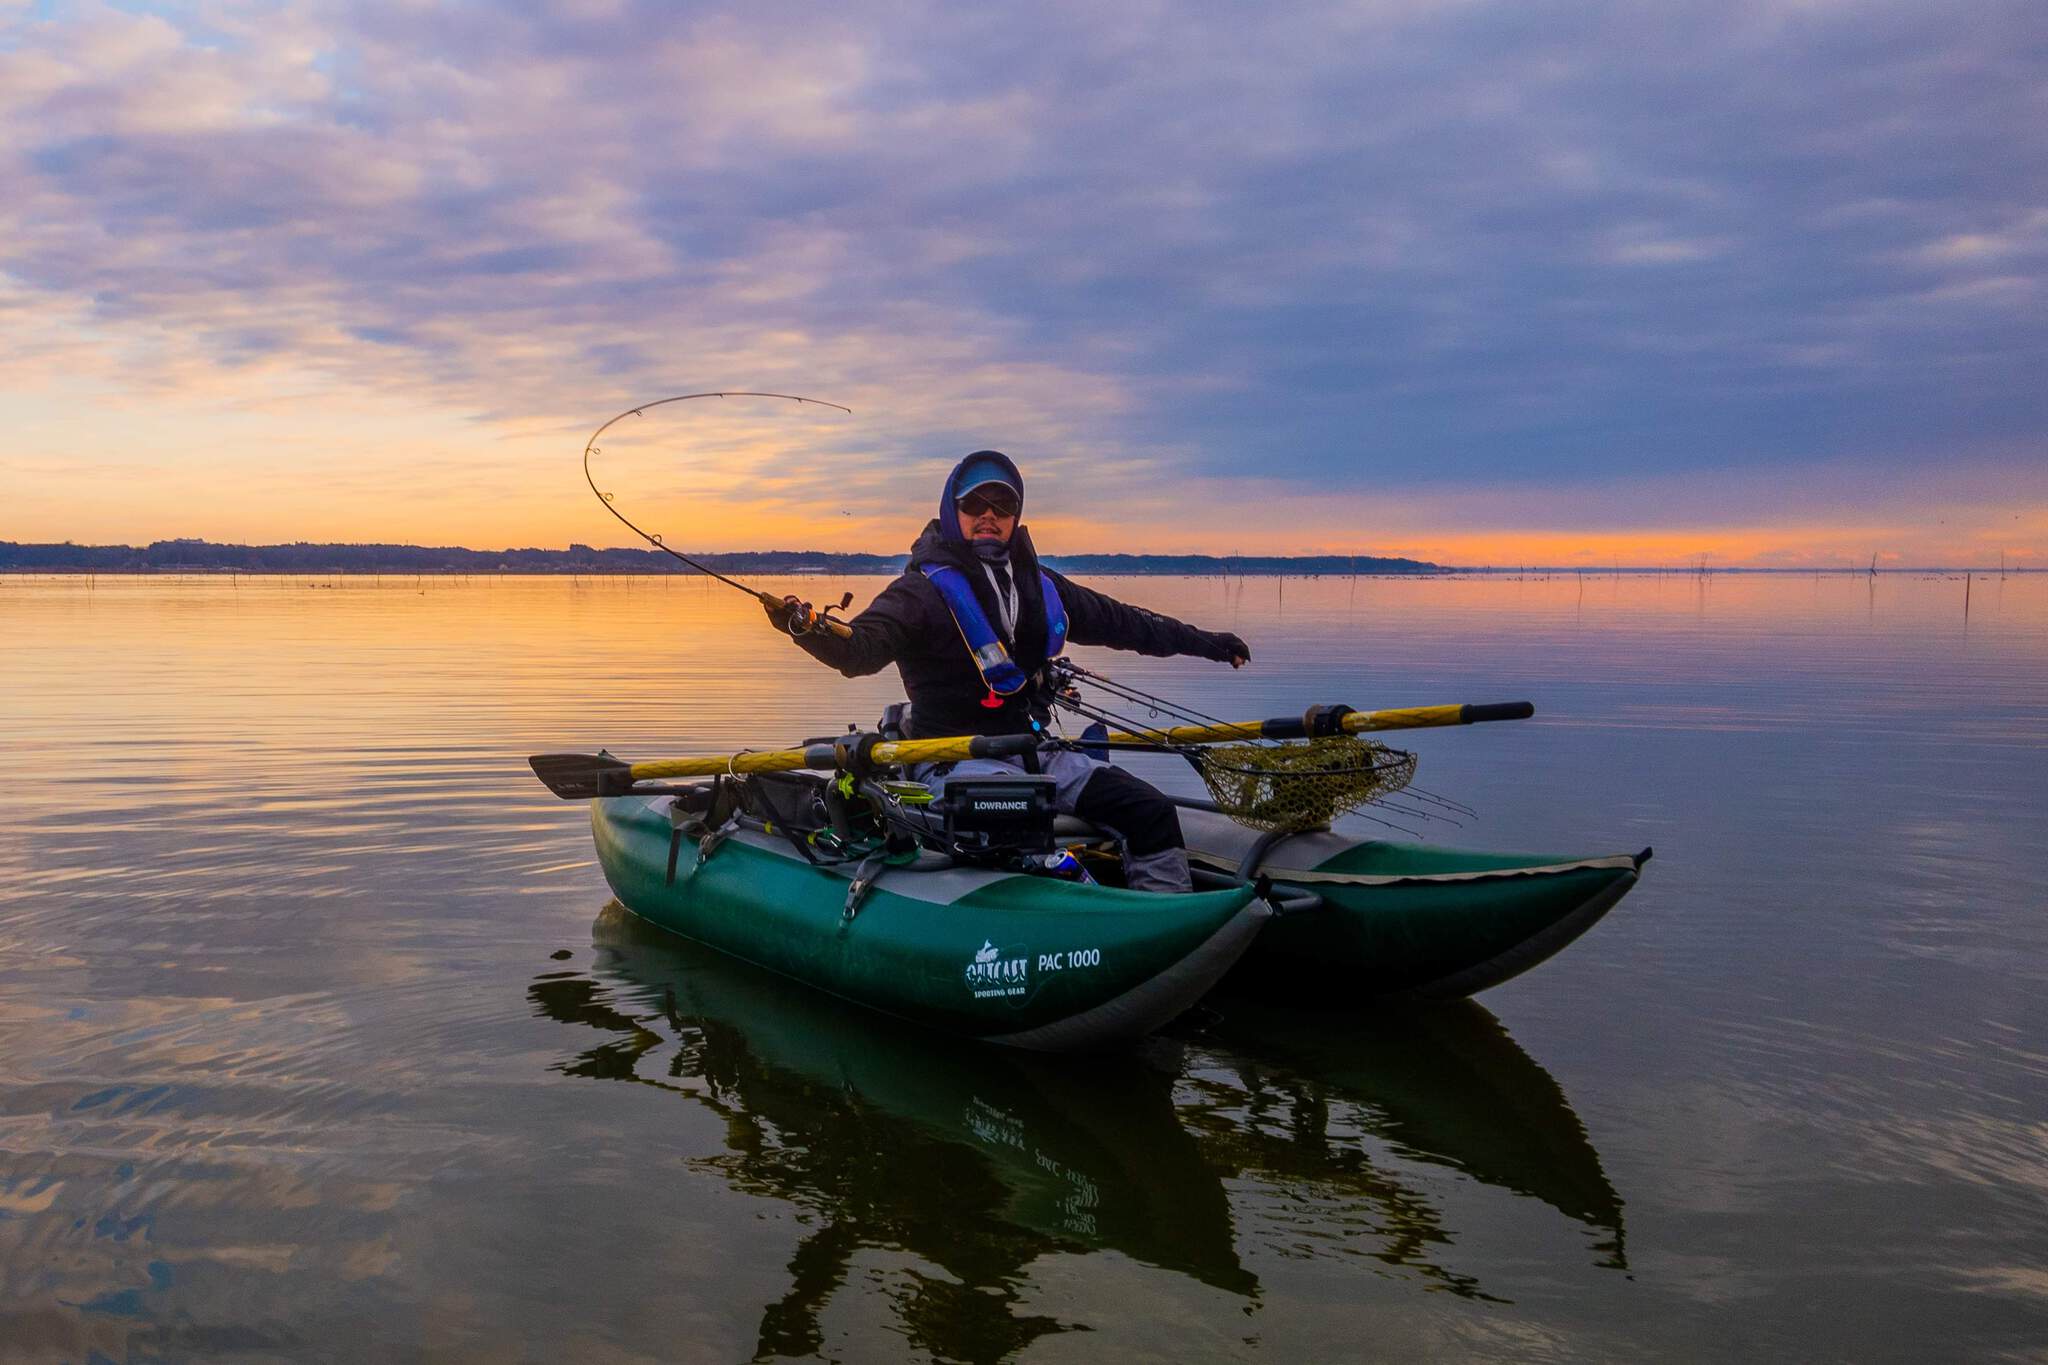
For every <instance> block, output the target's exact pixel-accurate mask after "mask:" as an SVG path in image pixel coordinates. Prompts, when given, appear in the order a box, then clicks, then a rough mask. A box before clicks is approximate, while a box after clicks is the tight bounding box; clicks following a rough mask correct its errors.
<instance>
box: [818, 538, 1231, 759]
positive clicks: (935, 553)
mask: <svg viewBox="0 0 2048 1365" xmlns="http://www.w3.org/2000/svg"><path fill="white" fill-rule="evenodd" d="M933 562H937V563H945V564H953V565H956V566H958V567H959V568H960V569H961V571H962V572H963V573H965V574H966V576H967V581H968V582H969V583H971V584H972V585H973V587H974V596H975V600H977V601H979V602H980V603H981V609H982V610H983V611H984V612H986V613H987V614H988V619H989V620H990V622H992V623H994V622H999V621H1000V620H1001V619H1002V618H1001V616H1000V615H999V614H998V611H997V606H996V600H995V590H994V589H993V588H992V587H991V586H990V585H989V582H988V576H987V575H986V574H984V573H983V572H982V570H981V564H980V561H979V560H977V559H976V558H975V556H974V551H973V550H972V549H971V548H969V547H968V546H966V545H963V544H960V543H957V542H949V541H947V540H945V539H943V538H942V537H941V536H940V535H939V524H938V522H937V521H933V522H932V523H930V524H929V525H927V526H926V527H925V529H924V534H922V535H920V536H919V537H918V538H917V544H916V545H914V546H912V547H911V551H910V565H909V568H908V569H907V571H906V572H905V573H904V574H903V576H902V577H900V578H898V579H897V580H896V581H895V582H894V583H891V584H890V585H889V586H888V587H886V588H884V589H883V590H882V592H881V595H880V596H878V597H876V598H875V600H874V601H873V602H871V603H869V604H868V607H867V610H865V611H863V612H862V613H861V614H860V615H858V616H856V617H854V618H853V620H852V621H850V622H849V623H848V624H849V625H851V626H852V627H853V635H852V638H850V639H845V640H841V639H839V638H837V637H836V636H832V635H828V634H825V633H823V632H819V633H816V634H812V635H800V636H797V637H796V641H797V644H799V645H801V646H802V647H803V649H804V650H805V651H806V652H808V653H809V654H810V655H811V656H812V657H814V658H816V659H819V660H820V661H822V662H824V663H827V664H830V665H831V666H832V667H834V668H836V669H838V670H839V671H840V672H841V673H844V674H845V675H846V676H847V677H849V678H858V677H863V676H865V675H866V674H869V673H879V672H881V671H882V670H883V669H884V668H886V667H888V666H889V665H890V664H895V665H896V668H897V671H898V672H899V673H901V674H902V675H903V690H904V691H905V692H906V693H908V694H909V696H910V733H909V737H910V738H912V739H930V738H936V737H938V736H941V735H1013V734H1020V733H1023V732H1025V731H1028V730H1029V729H1030V728H1031V721H1032V719H1033V717H1034V714H1035V715H1036V716H1037V718H1038V719H1040V720H1043V719H1044V718H1045V703H1044V700H1043V698H1042V697H1040V696H1039V695H1038V693H1039V689H1038V688H1036V687H1027V688H1024V689H1023V690H1022V691H1020V692H1016V693H1014V694H1012V695H1011V696H1009V697H1006V698H1004V699H1003V704H1002V705H1001V706H1000V707H985V706H983V705H982V701H983V699H984V698H986V697H987V696H988V695H989V690H988V686H987V684H986V683H984V682H983V681H982V679H981V670H979V669H978V668H976V667H975V666H974V656H973V655H971V654H969V653H968V652H967V643H966V641H964V640H963V639H961V637H960V628H959V627H958V626H957V625H955V624H954V622H953V614H952V613H951V612H950V611H948V610H947V609H946V602H945V599H944V598H942V597H940V596H939V590H938V589H937V588H935V587H933V586H932V583H931V580H930V579H928V578H926V577H925V576H924V575H923V574H922V573H920V572H918V566H919V565H920V564H926V563H933ZM1010 566H1011V570H1012V572H1013V573H1014V574H1015V576H1016V583H1017V596H1018V612H1017V636H1018V638H1017V640H1016V642H1015V644H1013V645H1012V646H1011V647H1010V657H1011V658H1012V659H1014V660H1015V661H1016V663H1017V666H1018V667H1020V668H1022V669H1023V670H1024V671H1025V672H1026V673H1034V674H1035V673H1036V672H1037V671H1038V670H1039V669H1040V668H1041V667H1042V666H1043V665H1044V664H1045V593H1044V589H1043V587H1042V585H1041V584H1040V583H1039V581H1038V574H1039V564H1038V553H1037V551H1036V550H1034V549H1033V548H1032V545H1031V535H1030V533H1029V532H1027V531H1026V530H1025V529H1024V528H1023V527H1022V526H1019V527H1018V528H1017V530H1016V533H1015V534H1014V535H1013V536H1012V537H1011V539H1010ZM1046 573H1047V574H1048V576H1050V577H1051V579H1052V581H1053V583H1054V584H1055V585H1056V586H1057V587H1058V589H1059V594H1060V601H1061V602H1062V603H1063V604H1065V606H1066V609H1067V639H1068V640H1069V641H1070V642H1071V643H1073V644H1077V645H1107V646H1108V647H1109V648H1111V649H1128V650H1132V651H1135V652H1136V653H1139V654H1152V655H1157V656H1161V657H1163V656H1166V655H1171V654H1193V655H1196V656H1197V657H1199V658H1204V659H1215V660H1218V661H1226V660H1228V659H1229V658H1230V652H1231V650H1230V642H1229V640H1228V638H1227V637H1225V636H1222V635H1215V634H1211V633H1210V632H1208V631H1206V630H1197V629H1195V628H1194V627H1193V626H1190V625H1186V624H1184V623H1182V622H1180V621H1176V620H1174V619H1173V618H1172V617H1170V616H1161V615H1159V614H1158V613H1157V612H1151V611H1146V610H1145V609H1144V608H1142V607H1133V606H1129V605H1127V604H1125V603H1123V602H1119V601H1117V600H1116V599H1115V598H1113V597H1106V596H1104V595H1103V594H1102V593H1099V592H1096V591H1095V590H1094V589H1092V588H1084V587H1082V586H1081V585H1080V584H1079V583H1076V582H1074V581H1073V580H1072V579H1069V578H1065V577H1062V576H1061V575H1059V574H1056V573H1053V572H1052V571H1051V570H1049V569H1048V570H1046Z"/></svg>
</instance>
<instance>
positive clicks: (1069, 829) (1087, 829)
mask: <svg viewBox="0 0 2048 1365" xmlns="http://www.w3.org/2000/svg"><path fill="white" fill-rule="evenodd" d="M1052 837H1053V838H1055V839H1088V840H1096V839H1115V838H1116V835H1114V834H1112V833H1110V832H1109V831H1108V830H1106V829H1104V828H1103V827H1102V826H1100V825H1098V824H1094V823H1092V822H1090V821H1087V820H1083V819H1082V818H1081V817H1080V816H1078V815H1057V816H1054V817H1053V822H1052Z"/></svg>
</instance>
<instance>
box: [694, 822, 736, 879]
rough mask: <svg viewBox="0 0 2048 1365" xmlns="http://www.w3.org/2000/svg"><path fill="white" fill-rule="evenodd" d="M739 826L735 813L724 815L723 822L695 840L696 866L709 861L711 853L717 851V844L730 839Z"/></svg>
mask: <svg viewBox="0 0 2048 1365" xmlns="http://www.w3.org/2000/svg"><path fill="white" fill-rule="evenodd" d="M739 827H740V817H739V816H738V815H737V814H734V815H730V816H727V817H726V821H725V823H724V824H722V825H720V826H719V827H718V828H717V829H714V830H712V831H711V832H710V833H708V834H706V835H705V836H704V837H703V838H701V839H699V840H698V841H697V866H699V867H702V866H703V865H704V864H705V863H707V862H709V861H711V855H712V854H714V853H716V852H718V846H719V845H720V844H722V843H724V842H725V841H726V840H727V839H730V838H731V837H732V836H733V834H734V832H735V831H737V830H738V829H739Z"/></svg>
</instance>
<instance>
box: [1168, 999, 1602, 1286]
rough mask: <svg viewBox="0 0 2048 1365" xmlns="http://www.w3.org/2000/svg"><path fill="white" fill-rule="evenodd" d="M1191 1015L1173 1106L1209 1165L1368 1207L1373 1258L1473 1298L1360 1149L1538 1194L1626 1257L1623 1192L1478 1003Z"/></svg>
mask: <svg viewBox="0 0 2048 1365" xmlns="http://www.w3.org/2000/svg"><path fill="white" fill-rule="evenodd" d="M1204 1016H1205V1017H1203V1018H1201V1019H1198V1020H1190V1021H1186V1022H1184V1024H1183V1025H1182V1028H1181V1030H1180V1031H1181V1032H1183V1033H1185V1034H1187V1035H1188V1036H1189V1037H1190V1040H1191V1041H1190V1057H1189V1061H1188V1064H1187V1067H1186V1070H1187V1073H1188V1078H1189V1089H1190V1092H1191V1094H1192V1096H1193V1099H1192V1100H1191V1101H1190V1100H1184V1101H1183V1103H1182V1106H1181V1110H1182V1117H1183V1119H1184V1120H1185V1121H1187V1122H1188V1123H1189V1124H1190V1125H1191V1126H1194V1127H1195V1128H1196V1129H1197V1130H1198V1131H1200V1132H1202V1133H1203V1135H1204V1139H1205V1149H1206V1150H1208V1151H1209V1152H1210V1154H1211V1158H1212V1161H1215V1162H1217V1163H1219V1164H1224V1165H1227V1166H1228V1167H1229V1168H1231V1169H1234V1170H1239V1171H1256V1172H1261V1173H1264V1174H1266V1175H1267V1176H1269V1177H1275V1178H1284V1179H1288V1180H1309V1181H1314V1182H1317V1183H1318V1184H1320V1185H1322V1186H1325V1187H1327V1188H1328V1189H1331V1190H1342V1191H1345V1192H1347V1193H1350V1194H1352V1195H1354V1196H1355V1197H1357V1198H1358V1199H1360V1200H1361V1201H1364V1202H1365V1203H1368V1204H1371V1205H1375V1206H1377V1207H1378V1208H1379V1210H1380V1213H1381V1221H1382V1226H1383V1227H1384V1228H1386V1230H1387V1234H1388V1236H1387V1245H1386V1247H1385V1248H1383V1249H1382V1250H1381V1251H1379V1252H1376V1253H1375V1254H1376V1255H1378V1256H1379V1258H1380V1259H1382V1260H1384V1261H1387V1262H1389V1263H1390V1264H1394V1265H1403V1266H1409V1267H1412V1268H1414V1269H1415V1270H1417V1271H1418V1272H1420V1273H1422V1274H1423V1275H1425V1276H1426V1277H1427V1278H1429V1279H1431V1280H1433V1281H1435V1282H1436V1283H1438V1284H1440V1285H1441V1286H1442V1287H1444V1288H1447V1289H1450V1290H1452V1291H1453V1292H1457V1293H1467V1294H1474V1295H1478V1294H1480V1293H1481V1291H1480V1288H1479V1286H1478V1284H1477V1282H1476V1281H1475V1280H1473V1279H1472V1278H1471V1277H1469V1276H1462V1275H1457V1274H1454V1273H1452V1272H1450V1271H1448V1270H1446V1269H1444V1268H1443V1267H1442V1266H1441V1265H1438V1264H1436V1263H1435V1259H1434V1258H1433V1257H1432V1255H1431V1254H1430V1249H1431V1248H1432V1247H1433V1246H1437V1245H1440V1244H1443V1243H1448V1242H1450V1241H1451V1240H1452V1235H1451V1233H1450V1231H1449V1230H1448V1229H1446V1228H1445V1227H1444V1226H1443V1224H1442V1221H1441V1217H1440V1215H1438V1214H1437V1212H1436V1211H1435V1210H1434V1209H1433V1208H1432V1207H1431V1205H1430V1203H1429V1201H1428V1200H1427V1199H1426V1198H1422V1197H1420V1196H1418V1194H1417V1193H1416V1192H1415V1191H1413V1190H1410V1189H1407V1188H1404V1187H1403V1186H1402V1184H1401V1183H1400V1182H1398V1181H1395V1180H1390V1179H1389V1178H1388V1177H1387V1175H1386V1174H1385V1173H1384V1172H1381V1171H1377V1170H1375V1169H1374V1165H1373V1161H1372V1156H1371V1151H1372V1149H1373V1147H1374V1146H1379V1147H1381V1148H1382V1149H1383V1150H1385V1151H1387V1152H1389V1153H1390V1154H1391V1155H1393V1156H1395V1157H1397V1158H1400V1159H1403V1160H1407V1161H1414V1162H1421V1163H1426V1164H1429V1165H1435V1166H1446V1167H1449V1168H1451V1169H1453V1170H1456V1171H1460V1172H1462V1173H1464V1174H1465V1175H1467V1176H1470V1177H1471V1178H1472V1179H1474V1180H1477V1181H1479V1182H1481V1183H1483V1184H1485V1185H1489V1186H1493V1187H1495V1188H1498V1189H1502V1190H1507V1191H1510V1192H1512V1193H1514V1194H1519V1195H1524V1196H1527V1197H1529V1198H1532V1199H1538V1200H1541V1201H1542V1202H1543V1203H1545V1204H1548V1205H1549V1206H1550V1207H1552V1208H1553V1209H1556V1210H1557V1211H1558V1212H1559V1213H1562V1214H1564V1215H1565V1216H1566V1217H1568V1218H1571V1219H1573V1220H1575V1221H1577V1222H1579V1223H1581V1224H1583V1225H1584V1226H1585V1228H1586V1230H1587V1232H1588V1236H1589V1245H1590V1250H1591V1251H1592V1252H1593V1254H1594V1256H1595V1264H1596V1265H1598V1266H1600V1267H1602V1268H1605V1269H1615V1270H1626V1269H1627V1268H1628V1259H1627V1253H1626V1247H1625V1238H1624V1230H1623V1223H1622V1199H1621V1196H1620V1195H1619V1194H1617V1193H1616V1192H1615V1189H1614V1186H1613V1185H1612V1184H1611V1183H1609V1181H1608V1178H1607V1173H1606V1171H1605V1170H1604V1169H1603V1168H1602V1167H1601V1164H1600V1155H1599V1153H1598V1152H1597V1151H1595V1150H1594V1147H1593V1144H1592V1142H1591V1141H1590V1139H1589V1138H1588V1136H1587V1133H1586V1128H1585V1125H1584V1124H1583V1123H1581V1122H1580V1121H1579V1117H1578V1115H1577V1114H1575V1113H1574V1112H1573V1111H1572V1107H1571V1104H1570V1102H1569V1101H1568V1100H1567V1099H1566V1098H1565V1094H1564V1091H1563V1089H1562V1088H1561V1087H1560V1086H1559V1085H1558V1083H1557V1081H1556V1080H1555V1079H1554V1078H1553V1077H1552V1076H1551V1075H1550V1073H1549V1072H1548V1071H1545V1070H1544V1069H1543V1067H1542V1066H1541V1065H1540V1064H1539V1063H1538V1062H1537V1061H1536V1059H1535V1058H1533V1057H1531V1056H1530V1055H1529V1054H1528V1053H1527V1052H1525V1051H1523V1050H1522V1048H1521V1047H1520V1046H1519V1045H1518V1044H1517V1043H1516V1042H1515V1040H1514V1039H1513V1038H1512V1037H1510V1036H1509V1034H1508V1032H1507V1030H1506V1029H1505V1028H1503V1027H1502V1026H1501V1023H1500V1021H1499V1020H1498V1019H1496V1018H1495V1017H1494V1016H1493V1015H1492V1014H1491V1013H1489V1012H1488V1011H1487V1010H1486V1009H1484V1008H1483V1007H1481V1006H1480V1005H1478V1004H1476V1003H1474V1002H1472V1001H1469V1000H1465V1001H1458V1002H1455V1003H1453V1004H1449V1005H1446V1006H1444V1007H1442V1008H1439V1009H1435V1010H1429V1011H1420V1012H1417V1011H1404V1012H1387V1013H1384V1014H1369V1015H1359V1014H1355V1013H1348V1012H1335V1011H1332V1012H1324V1013H1319V1012H1304V1011H1302V1010H1298V1009H1285V1008H1277V1007H1274V1006H1271V1005H1266V1004H1261V1003H1258V1002H1254V1001H1250V1000H1237V999H1230V1000H1224V1001H1220V1002H1217V1003H1216V1004H1215V1005H1214V1006H1213V1008H1211V1009H1209V1010H1206V1011H1205V1012H1204Z"/></svg>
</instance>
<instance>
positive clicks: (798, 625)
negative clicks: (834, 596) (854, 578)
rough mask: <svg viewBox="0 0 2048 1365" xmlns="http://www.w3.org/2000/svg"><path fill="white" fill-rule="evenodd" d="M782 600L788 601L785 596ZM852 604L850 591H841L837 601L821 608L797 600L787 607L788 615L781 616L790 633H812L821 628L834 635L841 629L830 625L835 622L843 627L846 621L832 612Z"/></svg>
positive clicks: (843, 609)
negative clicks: (834, 628) (793, 604)
mask: <svg viewBox="0 0 2048 1365" xmlns="http://www.w3.org/2000/svg"><path fill="white" fill-rule="evenodd" d="M783 600H784V601H785V603H786V602H787V601H788V599H787V598H785V599H783ZM852 605H853V594H852V593H850V592H848V593H841V594H840V595H839V600H838V601H837V602H834V603H831V604H829V605H827V606H825V607H824V608H823V609H819V608H816V607H813V606H812V605H811V604H810V603H808V602H799V603H797V604H796V605H795V606H793V607H791V608H790V609H789V615H788V616H786V617H784V618H783V624H784V626H785V627H786V628H787V629H788V631H789V633H790V634H791V635H812V634H815V633H817V632H818V631H821V630H822V631H828V632H830V633H832V634H834V635H838V634H842V633H843V630H833V629H832V627H833V626H834V625H835V624H836V625H838V626H840V627H842V628H843V627H844V626H845V624H846V623H845V622H844V621H841V620H839V619H838V618H837V617H835V616H833V615H832V613H833V612H835V611H845V610H846V609H847V608H848V607H850V606H852Z"/></svg>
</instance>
